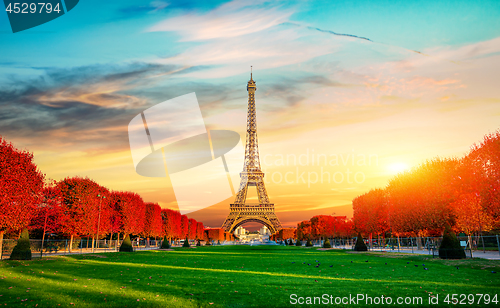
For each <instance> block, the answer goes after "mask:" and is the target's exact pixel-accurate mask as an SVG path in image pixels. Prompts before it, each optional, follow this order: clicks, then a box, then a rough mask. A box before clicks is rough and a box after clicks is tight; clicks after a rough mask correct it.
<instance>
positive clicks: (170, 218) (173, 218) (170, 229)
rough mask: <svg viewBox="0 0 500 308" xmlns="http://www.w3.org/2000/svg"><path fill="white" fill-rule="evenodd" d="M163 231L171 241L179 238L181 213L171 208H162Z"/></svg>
mask: <svg viewBox="0 0 500 308" xmlns="http://www.w3.org/2000/svg"><path fill="white" fill-rule="evenodd" d="M161 218H162V221H163V233H164V234H165V236H166V237H167V238H168V239H169V241H171V240H172V239H176V238H177V239H178V238H181V213H180V212H179V211H174V210H172V209H162V210H161Z"/></svg>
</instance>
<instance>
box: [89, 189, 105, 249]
mask: <svg viewBox="0 0 500 308" xmlns="http://www.w3.org/2000/svg"><path fill="white" fill-rule="evenodd" d="M97 197H98V198H99V218H98V219H97V236H96V241H97V245H99V227H100V225H101V205H102V199H106V196H101V195H100V194H98V195H97ZM97 248H99V247H97ZM93 249H94V247H92V252H94V251H93Z"/></svg>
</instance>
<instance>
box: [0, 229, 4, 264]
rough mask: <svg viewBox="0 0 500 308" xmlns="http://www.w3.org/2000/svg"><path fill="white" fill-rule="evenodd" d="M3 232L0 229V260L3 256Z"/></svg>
mask: <svg viewBox="0 0 500 308" xmlns="http://www.w3.org/2000/svg"><path fill="white" fill-rule="evenodd" d="M3 233H4V231H0V260H2V256H3V253H2V252H3Z"/></svg>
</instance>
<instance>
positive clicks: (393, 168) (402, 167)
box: [388, 162, 410, 174]
mask: <svg viewBox="0 0 500 308" xmlns="http://www.w3.org/2000/svg"><path fill="white" fill-rule="evenodd" d="M408 169H410V167H409V166H408V164H406V163H402V162H397V163H393V164H390V165H389V166H388V170H389V172H390V173H391V174H398V173H400V172H404V171H406V170H408Z"/></svg>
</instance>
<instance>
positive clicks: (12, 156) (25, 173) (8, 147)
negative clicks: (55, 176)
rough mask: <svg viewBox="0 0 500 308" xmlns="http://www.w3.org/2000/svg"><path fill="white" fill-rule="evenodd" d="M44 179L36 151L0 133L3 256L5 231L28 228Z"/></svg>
mask: <svg viewBox="0 0 500 308" xmlns="http://www.w3.org/2000/svg"><path fill="white" fill-rule="evenodd" d="M44 178H45V176H44V175H43V174H42V173H41V172H40V171H39V170H38V168H37V166H36V165H35V163H34V162H33V154H31V153H29V152H27V151H21V150H18V149H16V148H14V146H13V145H12V144H11V143H9V142H7V141H5V139H3V138H2V137H1V136H0V256H1V251H2V243H3V235H4V232H5V231H8V232H10V231H20V230H22V229H24V228H26V227H28V225H29V223H30V221H31V219H32V218H33V216H34V215H35V213H36V205H37V204H39V203H40V202H41V199H42V191H43V185H44Z"/></svg>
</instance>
